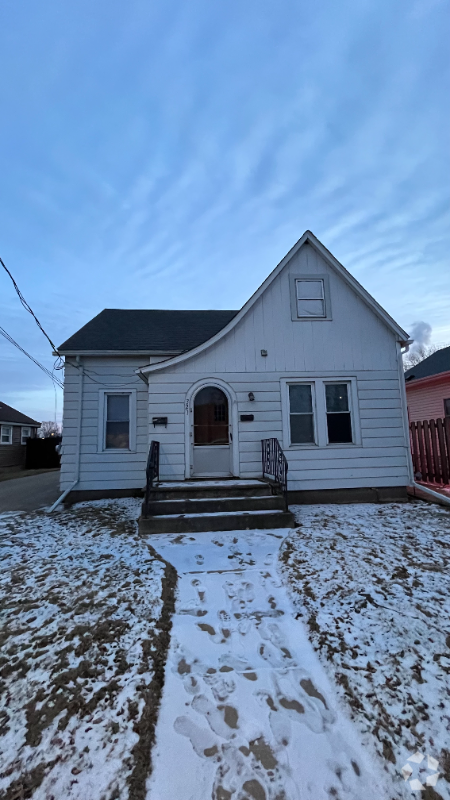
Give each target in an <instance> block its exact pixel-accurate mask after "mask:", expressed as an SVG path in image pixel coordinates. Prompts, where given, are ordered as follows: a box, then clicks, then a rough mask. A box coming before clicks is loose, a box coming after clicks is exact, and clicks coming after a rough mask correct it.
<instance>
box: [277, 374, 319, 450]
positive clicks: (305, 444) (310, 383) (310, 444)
mask: <svg viewBox="0 0 450 800" xmlns="http://www.w3.org/2000/svg"><path fill="white" fill-rule="evenodd" d="M286 385H287V388H286V394H287V404H288V420H287V424H288V436H287V439H286V437H285V441H288V442H289V447H315V446H316V445H317V443H318V430H317V413H316V386H315V382H314V381H311V380H304V381H303V380H298V381H289V383H287V384H286ZM298 385H301V386H310V387H311V403H312V415H313V432H314V441H313V442H294V443H293V444H291V402H290V398H289V386H298ZM294 414H295V412H294Z"/></svg>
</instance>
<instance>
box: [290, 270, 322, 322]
mask: <svg viewBox="0 0 450 800" xmlns="http://www.w3.org/2000/svg"><path fill="white" fill-rule="evenodd" d="M291 311H292V319H293V320H313V319H331V305H330V291H329V282H328V275H291Z"/></svg>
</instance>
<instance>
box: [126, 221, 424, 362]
mask: <svg viewBox="0 0 450 800" xmlns="http://www.w3.org/2000/svg"><path fill="white" fill-rule="evenodd" d="M306 243H309V244H310V245H311V246H312V247H314V248H315V249H316V250H317V252H318V253H320V255H321V256H322V257H323V258H324V260H325V261H326V262H327V264H328V265H329V266H330V267H332V269H334V270H335V271H336V272H337V273H338V275H340V276H341V278H343V279H344V280H345V281H346V283H347V284H349V286H351V288H352V289H353V291H354V292H355V294H357V295H358V297H360V298H361V300H362V301H363V302H364V303H365V304H366V305H367V306H368V307H369V308H370V309H372V311H373V312H374V313H375V314H376V315H377V317H378V318H379V319H381V320H382V322H384V324H385V325H386V327H387V328H389V330H391V331H392V333H394V334H395V336H396V337H397V340H398V341H399V342H401V344H402V345H405V344H407V343H409V342H410V341H411V340H410V339H409V337H408V334H407V333H406V331H404V330H403V328H401V327H400V325H397V323H396V322H395V320H393V319H392V317H391V316H390V315H389V314H388V313H387V311H385V310H384V308H382V307H381V306H380V304H379V303H377V301H376V300H375V299H374V298H373V297H372V295H370V294H369V292H367V291H366V290H365V289H364V287H363V286H361V284H360V283H359V282H358V281H357V280H356V278H354V277H353V275H351V274H350V272H348V271H347V270H346V269H345V267H343V266H342V264H341V263H340V262H339V261H338V260H337V258H335V257H334V256H333V254H332V253H330V251H329V250H327V248H326V247H324V245H323V244H322V242H320V241H319V240H318V239H317V237H316V236H314V234H313V233H311V231H305V233H304V234H303V236H302V237H301V238H300V239H299V240H298V242H297V243H296V244H295V245H294V247H292V248H291V250H289V253H287V255H285V257H284V258H283V259H282V260H281V261H280V263H279V264H278V266H276V267H275V269H274V270H273V271H272V272H271V273H270V275H269V276H268V277H267V278H266V280H265V281H264V283H262V284H261V286H260V287H259V289H257V291H256V292H255V293H254V294H253V295H252V297H251V298H250V300H247V302H246V304H245V305H244V306H243V307H242V308H241V310H240V311H239V312H238V313H237V314H236V315H235V316H233V318H232V319H231V320H230V322H229V323H228V325H225V327H223V328H222V329H221V330H219V331H218V333H216V335H215V336H212V337H211V339H209V340H207V341H204V342H202V343H200V344H199V345H197V347H195V348H193V349H192V350H191V351H190V352H188V353H182V354H181V355H175V356H174V357H173V358H171V359H168V360H166V361H163V362H161V363H158V364H153V365H149V366H146V367H143V368H142V369H140V370H137V372H138V373H139V372H140V373H142V374H144V375H145V374H147V373H150V372H157V371H158V370H161V369H168V368H169V367H171V366H172V365H174V364H179V363H180V362H182V361H186V360H187V359H189V358H192V357H193V356H195V355H197V353H200V352H202V351H203V350H206V349H207V348H208V347H211V345H213V344H215V343H216V342H217V341H219V339H222V337H223V336H226V334H227V333H229V331H231V330H232V329H233V328H234V327H235V326H236V325H237V324H238V322H240V320H241V319H242V318H243V317H244V316H245V315H246V314H247V313H248V312H249V311H250V309H251V308H252V306H253V305H254V304H255V303H256V301H257V300H259V298H260V297H261V295H262V294H263V292H265V291H266V289H267V288H268V287H269V286H270V284H271V283H272V282H273V281H274V280H275V278H277V277H278V275H279V274H280V272H282V271H283V269H284V268H285V266H286V265H287V264H288V263H289V261H290V260H291V259H292V258H293V257H294V256H295V254H296V253H297V252H298V251H299V250H300V248H301V247H302V246H303V245H304V244H306Z"/></svg>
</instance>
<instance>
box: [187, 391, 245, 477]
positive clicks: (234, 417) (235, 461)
mask: <svg viewBox="0 0 450 800" xmlns="http://www.w3.org/2000/svg"><path fill="white" fill-rule="evenodd" d="M206 386H216V387H217V388H218V389H222V391H223V392H225V394H226V396H227V398H228V408H229V414H228V424H229V431H230V456H231V471H232V474H233V476H234V477H235V478H238V477H239V425H238V405H237V397H236V394H235V392H234V391H233V389H232V388H231V386H229V385H228V383H225V381H222V380H221V379H220V378H202V380H200V381H197V382H196V383H194V384H193V385H192V386H191V388H190V389H189V391H188V392H187V394H186V400H185V404H184V410H185V414H184V419H185V424H184V433H185V446H184V452H185V460H186V470H185V477H186V478H187V479H189V478H191V477H192V471H191V467H192V468H193V466H194V461H193V456H194V397H195V395H196V394H197V392H198V391H200V389H204V388H205V387H206Z"/></svg>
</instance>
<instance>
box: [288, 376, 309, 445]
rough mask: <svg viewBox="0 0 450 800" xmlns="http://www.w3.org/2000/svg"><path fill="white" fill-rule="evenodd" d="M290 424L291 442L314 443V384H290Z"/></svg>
mask: <svg viewBox="0 0 450 800" xmlns="http://www.w3.org/2000/svg"><path fill="white" fill-rule="evenodd" d="M289 426H290V442H291V444H314V442H315V435H314V410H313V393H312V386H311V384H308V383H297V384H291V385H290V386H289Z"/></svg>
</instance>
